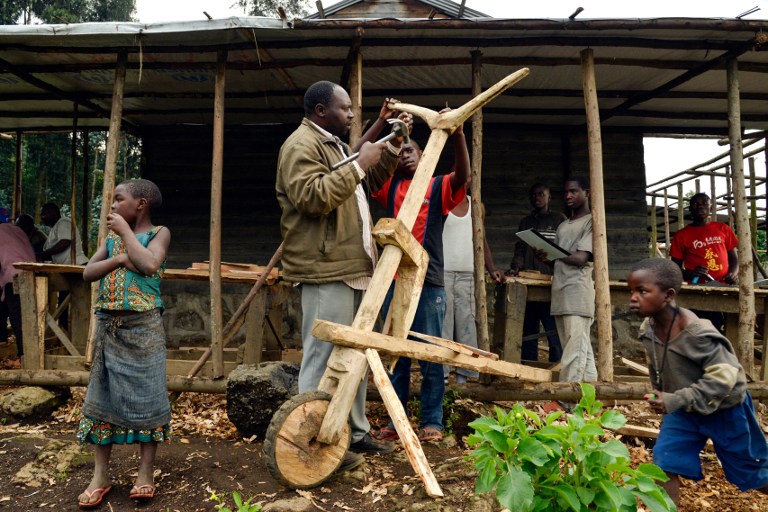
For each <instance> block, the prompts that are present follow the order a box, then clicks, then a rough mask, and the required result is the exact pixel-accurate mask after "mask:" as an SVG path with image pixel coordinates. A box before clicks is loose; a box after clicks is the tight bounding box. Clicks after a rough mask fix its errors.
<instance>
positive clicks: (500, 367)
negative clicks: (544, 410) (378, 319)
mask: <svg viewBox="0 0 768 512" xmlns="http://www.w3.org/2000/svg"><path fill="white" fill-rule="evenodd" d="M312 335H313V336H316V337H318V338H320V339H321V340H328V341H330V342H332V343H335V344H337V345H341V346H342V347H350V348H356V349H358V350H364V349H367V348H373V349H375V350H378V351H379V352H384V353H387V354H393V355H397V356H403V357H410V358H412V359H418V360H420V361H431V362H433V363H440V364H450V365H451V366H458V367H461V368H468V369H471V370H477V371H479V372H480V373H489V374H492V375H503V376H505V377H512V378H517V379H522V380H530V381H533V382H549V381H551V380H552V374H551V372H549V371H547V370H542V369H540V368H532V367H530V366H524V365H521V364H514V363H508V362H506V361H494V360H493V359H490V358H477V357H472V356H467V355H464V354H459V353H457V352H455V351H453V350H452V349H449V348H444V347H438V346H435V345H428V344H425V343H419V342H418V341H416V342H415V341H412V340H408V339H406V338H394V337H392V336H387V335H384V334H380V333H377V332H369V333H365V336H361V332H360V331H359V330H358V329H356V328H354V327H350V326H347V325H340V324H335V323H333V322H327V321H324V320H317V321H315V325H314V328H313V329H312Z"/></svg>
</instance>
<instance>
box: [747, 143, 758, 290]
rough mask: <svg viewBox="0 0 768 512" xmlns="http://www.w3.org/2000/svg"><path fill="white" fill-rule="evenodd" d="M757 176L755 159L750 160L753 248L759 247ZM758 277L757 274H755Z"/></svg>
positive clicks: (750, 207)
mask: <svg viewBox="0 0 768 512" xmlns="http://www.w3.org/2000/svg"><path fill="white" fill-rule="evenodd" d="M756 179H757V176H756V175H755V157H751V158H750V159H749V196H750V201H749V226H750V231H751V233H752V247H753V248H756V247H757V182H756ZM753 254H754V253H753ZM755 275H757V273H755Z"/></svg>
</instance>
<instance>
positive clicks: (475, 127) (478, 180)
mask: <svg viewBox="0 0 768 512" xmlns="http://www.w3.org/2000/svg"><path fill="white" fill-rule="evenodd" d="M470 53H471V55H472V96H473V97H474V96H477V95H478V94H480V93H481V92H482V91H483V86H482V75H483V64H482V58H483V53H482V52H481V51H480V50H473V51H472V52H470ZM482 170H483V110H482V109H478V110H477V111H475V113H474V114H472V181H470V183H469V186H470V189H471V190H472V196H471V198H470V200H471V201H472V247H473V248H474V251H473V252H474V262H475V290H474V293H475V305H476V308H475V313H476V314H475V324H476V325H477V346H478V347H479V348H480V349H482V350H485V351H488V350H490V346H491V343H490V339H489V335H488V301H487V299H486V293H485V244H484V240H485V225H484V224H483V198H482V187H481V185H482Z"/></svg>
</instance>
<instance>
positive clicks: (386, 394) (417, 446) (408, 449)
mask: <svg viewBox="0 0 768 512" xmlns="http://www.w3.org/2000/svg"><path fill="white" fill-rule="evenodd" d="M365 356H366V359H367V361H368V366H370V368H371V373H372V374H373V381H374V383H375V384H376V388H377V389H378V390H379V393H380V394H381V398H382V400H383V401H384V404H385V405H386V406H387V412H388V413H389V417H390V418H391V419H392V423H393V424H394V426H395V430H396V431H397V433H398V435H399V436H400V441H401V442H402V444H403V448H404V449H405V453H406V455H407V456H408V460H409V461H410V462H411V467H413V470H414V471H415V472H416V474H418V475H419V477H420V478H421V481H422V482H423V483H424V488H425V490H426V491H427V494H428V495H429V496H431V497H433V498H437V497H441V496H443V491H442V490H441V489H440V484H439V483H437V479H436V478H435V475H434V473H432V468H430V467H429V461H427V457H426V455H424V450H423V449H422V448H421V443H420V442H419V438H418V437H417V436H416V434H415V433H414V431H413V429H412V428H411V423H410V421H409V420H408V416H407V415H406V414H405V410H404V409H403V404H401V403H400V399H399V398H398V397H397V394H396V393H395V390H394V388H393V387H392V385H391V384H390V382H389V375H387V372H386V370H385V369H384V365H383V364H381V359H379V354H378V353H377V352H376V351H375V350H372V349H367V350H366V351H365Z"/></svg>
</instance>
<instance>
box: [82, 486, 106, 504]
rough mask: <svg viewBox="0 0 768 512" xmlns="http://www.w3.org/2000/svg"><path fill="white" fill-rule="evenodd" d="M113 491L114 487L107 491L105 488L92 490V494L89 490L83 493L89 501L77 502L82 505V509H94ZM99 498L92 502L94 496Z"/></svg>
mask: <svg viewBox="0 0 768 512" xmlns="http://www.w3.org/2000/svg"><path fill="white" fill-rule="evenodd" d="M111 490H112V486H111V485H110V486H109V487H107V488H106V489H105V488H103V487H97V488H96V489H94V490H92V491H91V492H88V491H87V490H85V491H83V494H85V495H86V496H87V497H88V501H80V500H79V499H78V500H77V504H78V505H80V508H93V507H96V506H98V505H100V504H101V500H103V499H104V496H106V495H107V493H108V492H109V491H111ZM97 495H98V497H99V499H97V500H96V501H91V498H93V497H94V496H97Z"/></svg>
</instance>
